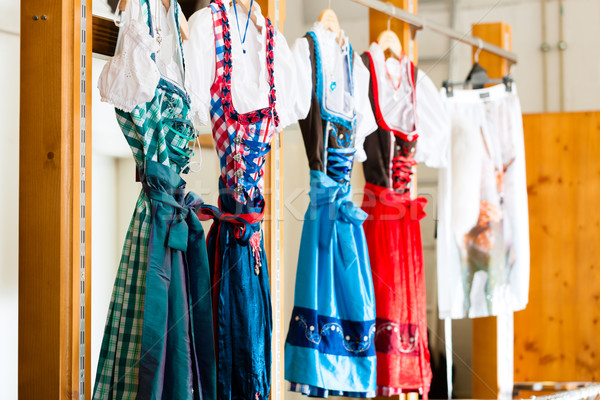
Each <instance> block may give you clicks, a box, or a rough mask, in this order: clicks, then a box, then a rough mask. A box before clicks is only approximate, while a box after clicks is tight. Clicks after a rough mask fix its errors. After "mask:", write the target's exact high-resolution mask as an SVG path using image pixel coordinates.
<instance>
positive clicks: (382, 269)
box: [362, 183, 431, 398]
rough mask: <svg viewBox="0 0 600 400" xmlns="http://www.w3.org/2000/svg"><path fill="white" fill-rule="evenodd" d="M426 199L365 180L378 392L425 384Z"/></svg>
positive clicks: (426, 389) (422, 389)
mask: <svg viewBox="0 0 600 400" xmlns="http://www.w3.org/2000/svg"><path fill="white" fill-rule="evenodd" d="M426 203H427V200H426V199H425V198H423V197H419V198H417V199H414V200H411V199H410V193H409V192H406V193H402V194H400V193H397V192H395V191H394V190H391V189H388V188H384V187H381V186H376V185H373V184H370V183H367V184H366V186H365V195H364V199H363V206H362V208H363V210H364V211H366V212H367V213H368V214H369V216H368V218H367V220H366V221H365V223H364V225H363V226H364V230H365V235H366V238H367V245H368V248H369V258H370V261H371V270H372V273H373V285H374V289H375V301H376V310H377V331H376V334H375V346H376V349H377V386H378V390H379V394H380V395H391V394H393V393H399V392H400V391H415V390H419V391H420V392H421V393H422V394H423V397H424V398H426V397H427V394H428V392H429V386H430V383H431V367H430V363H429V350H428V347H427V312H426V297H425V272H424V269H423V247H422V244H421V225H420V220H421V219H422V218H423V217H425V212H424V208H425V205H426Z"/></svg>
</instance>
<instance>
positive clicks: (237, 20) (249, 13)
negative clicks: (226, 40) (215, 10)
mask: <svg viewBox="0 0 600 400" xmlns="http://www.w3.org/2000/svg"><path fill="white" fill-rule="evenodd" d="M253 5H254V0H250V7H249V10H248V19H247V20H246V28H245V29H244V36H242V31H241V29H240V20H239V18H238V13H237V6H236V3H235V0H233V11H235V22H236V24H237V28H238V35H239V36H240V42H241V43H242V51H243V53H244V54H246V34H248V24H249V23H250V16H251V15H252V6H253Z"/></svg>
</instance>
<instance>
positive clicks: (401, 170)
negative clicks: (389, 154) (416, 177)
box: [392, 156, 417, 193]
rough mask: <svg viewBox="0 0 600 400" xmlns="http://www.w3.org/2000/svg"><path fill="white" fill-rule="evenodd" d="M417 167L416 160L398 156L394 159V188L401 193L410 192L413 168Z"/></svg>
mask: <svg viewBox="0 0 600 400" xmlns="http://www.w3.org/2000/svg"><path fill="white" fill-rule="evenodd" d="M415 165H417V162H416V161H415V159H414V158H411V157H403V156H397V157H394V158H393V159H392V187H393V188H394V190H396V191H399V192H401V193H406V192H408V190H409V188H408V185H409V184H410V181H411V178H412V175H413V167H414V166H415Z"/></svg>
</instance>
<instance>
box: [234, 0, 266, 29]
mask: <svg viewBox="0 0 600 400" xmlns="http://www.w3.org/2000/svg"><path fill="white" fill-rule="evenodd" d="M254 2H255V3H256V0H254ZM235 3H236V4H237V5H238V6H239V7H240V8H241V9H242V11H244V12H245V13H246V15H248V12H249V11H250V0H235ZM255 10H256V9H255V8H254V6H253V7H252V13H251V14H250V21H252V23H253V24H254V26H255V27H256V29H257V30H258V33H260V34H262V27H261V26H260V25H259V24H258V18H257V17H256V13H255V12H254V11H255Z"/></svg>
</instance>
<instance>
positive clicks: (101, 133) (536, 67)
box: [0, 0, 600, 400]
mask: <svg viewBox="0 0 600 400" xmlns="http://www.w3.org/2000/svg"><path fill="white" fill-rule="evenodd" d="M544 1H546V3H547V4H546V7H547V15H546V19H545V21H543V20H542V18H541V8H542V2H544ZM188 3H189V2H188ZM200 3H205V1H199V2H198V4H197V5H198V6H201V5H202V4H200ZM452 3H454V7H455V12H454V18H455V21H454V27H455V28H456V29H458V30H460V31H462V32H466V33H467V32H469V31H470V27H471V24H473V23H480V22H498V21H502V22H506V23H507V24H509V25H511V26H512V30H513V51H514V52H515V53H516V54H517V55H518V57H519V64H518V65H517V66H515V67H514V68H513V71H512V72H513V76H514V78H515V81H516V82H517V85H518V90H519V95H520V99H521V105H522V109H523V112H524V113H536V112H543V111H548V112H555V111H585V110H598V109H600V96H598V93H600V52H598V51H597V49H598V47H599V46H598V37H600V2H599V1H597V0H566V1H564V10H563V13H562V17H561V16H560V15H561V14H560V13H559V2H558V1H557V0H504V1H502V0H454V1H451V0H419V5H418V13H419V15H420V16H423V17H425V18H427V19H430V20H434V21H436V22H439V23H443V24H445V25H449V26H450V25H452V22H453V21H452V15H453V13H452V10H451V8H452ZM331 4H332V8H333V9H334V10H335V11H336V13H337V14H338V17H339V19H340V24H341V26H342V28H343V29H344V30H345V31H346V33H347V34H348V36H349V37H350V40H351V42H352V44H353V46H354V48H355V50H356V51H357V52H360V53H362V52H363V51H365V50H366V49H367V48H368V45H369V40H368V39H369V38H368V10H367V9H366V8H365V7H362V6H360V5H357V4H355V3H352V2H351V1H349V0H332V1H331ZM19 6H20V2H19V1H15V0H0V60H2V63H0V75H1V76H3V77H4V78H3V79H2V80H0V121H2V129H1V130H0V187H1V189H0V190H1V191H0V193H2V195H1V196H0V321H2V329H0V399H7V400H13V399H17V350H18V346H17V340H18V335H17V327H18V319H17V317H18V215H19V214H18V206H19V187H18V185H19V174H18V166H19V160H18V157H19V151H18V149H19V47H20V34H19V31H20V26H19V24H20V8H19ZM326 7H327V1H326V0H286V11H287V16H286V19H285V29H284V35H285V37H286V38H287V41H288V44H289V45H290V46H292V45H293V43H294V41H295V39H296V38H298V37H300V36H302V35H303V34H304V33H305V32H306V31H307V30H308V29H309V28H310V27H311V25H312V24H313V22H314V21H315V20H316V19H317V18H318V15H319V13H320V11H321V10H322V9H324V8H326ZM93 10H94V13H95V14H100V15H105V16H111V10H110V7H109V6H108V4H107V3H106V0H93ZM561 18H562V19H563V24H564V38H562V39H563V40H564V41H565V42H566V44H567V49H566V50H565V51H564V53H563V54H564V57H565V58H564V63H565V64H564V74H563V76H561V75H560V72H559V57H560V51H559V50H558V47H557V44H558V42H559V40H560V38H559V29H558V27H559V21H560V19H561ZM544 23H545V24H546V27H547V39H546V40H547V42H548V43H549V44H550V45H551V50H550V51H549V52H548V53H547V57H546V62H547V65H546V67H547V71H548V73H547V81H546V82H544V80H543V77H542V72H541V71H542V69H543V57H542V52H541V51H540V46H541V44H542V43H543V40H542V24H544ZM416 39H417V42H418V49H419V62H418V66H419V68H420V69H422V70H424V71H425V72H426V73H427V74H428V75H429V76H430V77H431V78H432V80H433V81H434V82H435V83H436V84H437V85H438V86H439V85H440V84H441V82H442V81H443V80H444V79H448V78H451V79H453V80H462V79H464V77H465V76H466V74H467V72H468V71H469V69H470V68H471V48H470V47H469V46H466V45H464V44H455V43H452V42H450V41H449V40H448V39H446V38H445V37H443V36H439V35H436V34H435V33H432V32H428V31H423V32H419V33H418V34H417V38H416ZM105 60H106V59H105V58H102V57H97V56H95V57H94V60H93V78H94V82H93V87H94V98H93V106H92V107H93V108H92V110H93V116H92V118H93V119H92V121H93V131H92V135H93V174H94V175H93V204H94V206H93V214H92V218H93V231H92V243H93V248H92V256H93V260H92V268H93V276H92V279H93V288H92V357H93V359H92V368H93V371H92V376H94V375H95V366H96V362H97V358H98V352H99V347H100V341H101V339H102V331H103V328H104V323H105V319H106V312H107V309H108V302H109V300H110V295H111V290H112V285H113V280H114V276H115V273H116V269H117V266H118V261H119V257H120V253H121V247H122V244H123V240H124V237H125V233H126V230H127V225H128V223H129V220H130V217H131V212H132V209H133V205H134V203H135V200H136V198H137V196H138V193H139V190H140V187H139V184H137V183H135V169H134V162H133V159H132V157H131V152H130V150H129V148H128V146H127V144H126V142H125V140H124V138H123V136H122V134H121V132H120V130H119V128H118V126H117V124H116V121H115V118H114V112H113V109H112V108H111V107H110V106H109V105H107V104H105V103H101V102H100V99H99V95H98V92H97V89H96V81H97V77H98V75H99V73H100V71H101V69H102V66H103V64H104V62H105ZM544 85H545V86H546V92H547V109H546V110H544V99H543V95H542V93H543V92H544ZM561 85H562V86H563V88H564V99H563V100H562V101H563V103H564V110H560V104H561V99H560V95H559V94H560V86H561ZM31 118H35V115H32V116H31ZM204 130H205V132H209V130H208V128H205V129H204ZM284 143H285V145H284V150H283V160H284V175H283V183H284V193H283V198H284V201H285V214H284V222H285V225H284V226H285V238H284V260H285V264H284V265H283V266H282V268H283V270H284V274H285V285H286V286H285V292H284V293H285V296H284V298H285V304H284V307H285V311H286V312H285V313H284V315H283V316H282V317H283V319H284V321H287V320H289V316H290V313H291V309H292V301H293V290H294V280H295V269H296V260H297V256H298V247H299V242H300V232H301V228H302V220H301V218H302V216H303V214H304V211H305V210H306V206H307V204H308V195H307V194H308V177H309V175H308V165H307V161H306V158H305V153H304V148H303V144H302V138H301V135H300V131H299V129H298V126H297V125H296V126H292V127H291V128H289V129H287V130H286V131H285V136H284ZM197 153H198V154H197V157H200V156H201V158H202V173H197V174H192V175H190V176H188V177H187V181H188V183H189V184H188V188H189V189H191V190H194V191H196V192H197V193H198V194H200V195H201V196H202V197H203V198H204V199H205V200H206V201H207V202H212V203H214V202H215V201H216V179H217V176H218V167H217V165H218V162H217V158H216V155H215V154H214V149H212V148H209V149H202V151H201V152H197ZM363 184H364V179H363V177H362V168H355V169H354V176H353V186H354V188H355V197H354V200H355V201H357V202H358V203H360V199H361V197H362V196H361V193H360V190H361V188H362V186H363ZM436 186H437V172H436V171H434V170H431V169H428V168H426V167H423V166H419V171H418V188H419V194H421V195H424V196H426V197H428V199H429V201H430V203H429V205H428V207H427V209H426V211H427V213H428V217H427V219H426V220H424V221H423V244H424V258H425V262H426V279H427V291H428V293H427V294H428V299H427V304H428V307H427V310H428V323H429V327H430V329H431V330H432V331H433V336H432V339H431V341H432V346H433V347H434V349H438V350H440V351H443V342H442V340H441V338H443V326H442V325H443V324H441V323H440V321H438V319H437V315H436V308H437V306H436V301H437V300H436V297H435V292H436V290H435V288H436V281H435V279H436V273H435V265H436V260H435V241H434V236H433V232H434V229H433V227H434V219H435V197H436V192H435V190H436ZM40 201H43V199H40ZM454 327H455V328H454V346H455V352H456V354H455V365H456V371H455V375H456V377H455V386H454V388H455V391H454V394H455V397H458V398H469V397H470V396H471V379H472V374H471V371H470V369H469V365H470V363H471V343H472V329H471V321H470V320H463V321H456V322H455V323H454ZM40 334H43V333H42V332H40ZM436 338H437V339H436ZM285 398H286V399H289V400H291V399H300V398H302V397H301V396H300V395H296V394H291V393H287V394H286V397H285Z"/></svg>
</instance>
